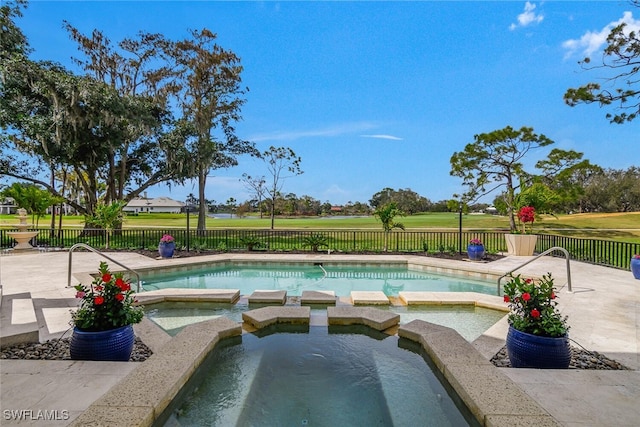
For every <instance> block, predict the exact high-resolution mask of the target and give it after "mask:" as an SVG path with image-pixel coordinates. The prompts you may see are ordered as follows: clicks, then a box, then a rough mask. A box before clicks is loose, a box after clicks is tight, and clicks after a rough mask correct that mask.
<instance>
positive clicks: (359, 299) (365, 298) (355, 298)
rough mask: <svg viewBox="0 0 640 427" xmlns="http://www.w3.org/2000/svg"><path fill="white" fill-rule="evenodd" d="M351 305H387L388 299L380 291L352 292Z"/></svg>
mask: <svg viewBox="0 0 640 427" xmlns="http://www.w3.org/2000/svg"><path fill="white" fill-rule="evenodd" d="M351 301H352V302H353V305H359V304H360V305H372V304H373V305H388V304H389V297H387V296H386V295H385V293H384V292H382V291H352V292H351Z"/></svg>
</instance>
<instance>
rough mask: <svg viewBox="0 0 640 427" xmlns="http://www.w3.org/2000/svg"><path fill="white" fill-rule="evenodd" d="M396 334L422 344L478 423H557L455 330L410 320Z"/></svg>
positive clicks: (535, 424)
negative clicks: (489, 390) (488, 391)
mask: <svg viewBox="0 0 640 427" xmlns="http://www.w3.org/2000/svg"><path fill="white" fill-rule="evenodd" d="M398 336H400V337H402V338H406V339H409V340H411V341H415V342H418V343H419V344H420V345H421V346H422V348H423V349H424V350H425V352H426V353H427V354H428V355H429V357H430V358H431V359H432V360H433V362H434V364H435V365H436V367H437V369H438V370H439V371H440V372H441V373H442V375H443V376H444V377H445V379H446V380H447V381H448V382H449V384H450V385H451V387H453V389H454V390H455V391H456V393H457V394H458V395H459V396H460V398H461V399H462V401H463V402H464V404H465V405H466V406H467V408H469V410H470V411H471V413H472V414H473V415H474V416H475V417H476V419H477V421H478V422H479V423H480V424H481V425H483V426H505V427H506V426H560V425H561V424H559V423H558V422H557V421H556V420H555V419H554V418H553V417H552V416H551V415H550V414H549V413H548V412H547V411H545V410H544V409H543V408H542V407H541V406H540V405H539V404H538V403H537V402H536V401H535V400H534V399H532V398H531V397H529V395H527V394H526V393H525V392H524V391H523V390H522V389H521V388H520V387H519V386H518V385H517V384H516V383H515V382H513V381H512V380H511V379H510V378H509V377H508V376H506V375H504V374H503V373H502V372H501V371H500V370H499V369H498V368H496V367H495V366H494V365H493V364H491V363H490V362H489V361H488V360H487V359H486V358H485V357H484V356H482V355H481V354H480V353H479V352H478V351H477V350H476V349H475V348H474V347H473V345H472V344H470V343H469V342H468V341H466V340H465V339H464V338H462V336H461V335H460V334H459V333H458V332H456V331H455V330H453V329H451V328H447V327H445V326H440V325H435V324H432V323H429V322H425V321H422V320H414V321H412V322H410V323H407V324H406V325H403V326H400V328H399V329H398ZM487 388H490V389H491V390H493V392H492V393H486V390H487ZM523 414H526V415H523Z"/></svg>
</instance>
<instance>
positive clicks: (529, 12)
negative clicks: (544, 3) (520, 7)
mask: <svg viewBox="0 0 640 427" xmlns="http://www.w3.org/2000/svg"><path fill="white" fill-rule="evenodd" d="M535 10H536V5H535V4H533V3H530V2H526V3H525V4H524V12H522V13H521V14H520V15H518V18H517V19H518V23H517V24H516V23H513V24H511V25H510V26H509V29H510V30H512V31H513V30H515V29H516V28H518V27H528V26H529V25H531V24H539V23H540V22H542V20H543V19H544V15H542V14H541V13H536V12H535Z"/></svg>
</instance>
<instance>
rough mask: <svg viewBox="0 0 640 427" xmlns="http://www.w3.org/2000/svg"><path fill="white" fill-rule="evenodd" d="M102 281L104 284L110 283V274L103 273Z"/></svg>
mask: <svg viewBox="0 0 640 427" xmlns="http://www.w3.org/2000/svg"><path fill="white" fill-rule="evenodd" d="M102 281H103V282H105V283H107V282H110V281H111V274H109V273H104V274H103V275H102Z"/></svg>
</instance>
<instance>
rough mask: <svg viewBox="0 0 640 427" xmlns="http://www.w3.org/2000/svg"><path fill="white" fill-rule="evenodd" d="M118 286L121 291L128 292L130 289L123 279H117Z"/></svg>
mask: <svg viewBox="0 0 640 427" xmlns="http://www.w3.org/2000/svg"><path fill="white" fill-rule="evenodd" d="M116 286H117V287H118V288H119V289H120V290H121V291H128V290H129V289H128V288H129V284H128V283H127V282H125V281H124V280H122V278H121V277H118V278H117V279H116Z"/></svg>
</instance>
